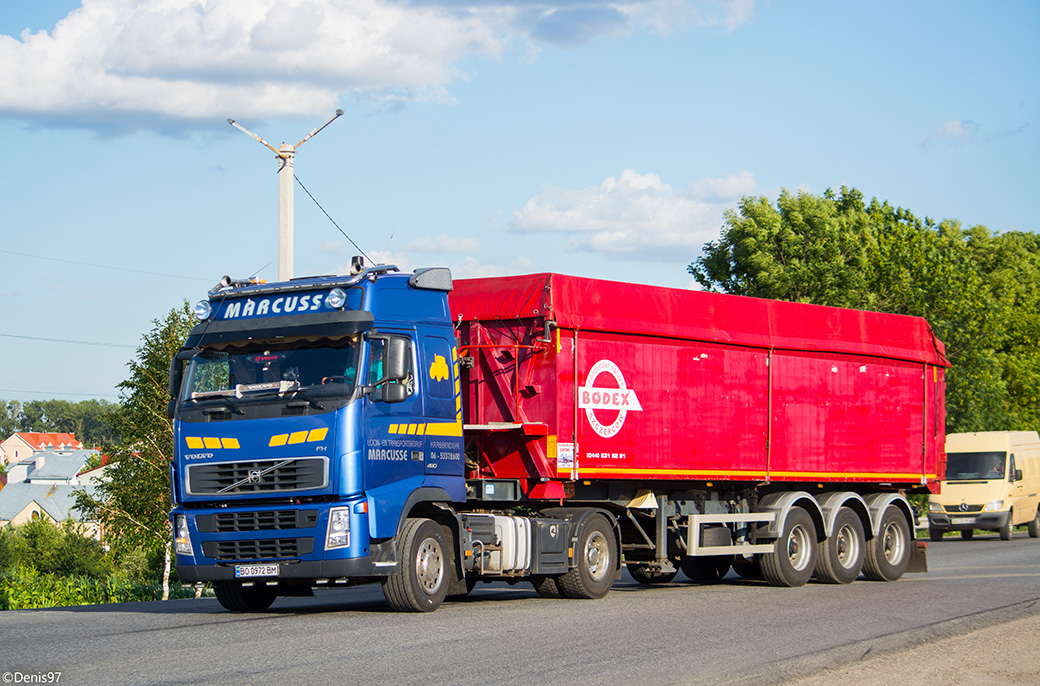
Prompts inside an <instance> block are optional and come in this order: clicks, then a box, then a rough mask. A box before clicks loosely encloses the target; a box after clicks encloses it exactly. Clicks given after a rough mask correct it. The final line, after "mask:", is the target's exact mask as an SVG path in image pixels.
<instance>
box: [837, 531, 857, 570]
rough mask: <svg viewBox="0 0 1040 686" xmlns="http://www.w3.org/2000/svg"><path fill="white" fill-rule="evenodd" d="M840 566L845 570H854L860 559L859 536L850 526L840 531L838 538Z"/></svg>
mask: <svg viewBox="0 0 1040 686" xmlns="http://www.w3.org/2000/svg"><path fill="white" fill-rule="evenodd" d="M836 544H837V546H836V547H837V553H838V564H840V565H841V566H842V567H843V568H844V569H852V568H853V567H854V566H855V564H856V561H857V560H858V559H859V536H857V535H856V530H855V529H853V528H852V527H851V526H849V525H848V524H846V525H844V526H842V527H841V529H839V530H838V536H837V541H836Z"/></svg>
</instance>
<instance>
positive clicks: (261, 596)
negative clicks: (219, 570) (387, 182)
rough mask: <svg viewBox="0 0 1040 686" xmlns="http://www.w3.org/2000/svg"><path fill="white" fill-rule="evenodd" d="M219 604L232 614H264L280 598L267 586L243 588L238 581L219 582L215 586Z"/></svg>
mask: <svg viewBox="0 0 1040 686" xmlns="http://www.w3.org/2000/svg"><path fill="white" fill-rule="evenodd" d="M213 593H214V594H215V595H216V596H217V602H219V603H220V604H221V605H223V606H224V609H225V610H229V611H231V612H263V611H264V610H266V609H267V608H269V607H271V603H273V602H274V599H275V598H277V597H278V593H277V592H276V591H275V590H274V589H273V588H268V587H267V586H243V585H242V584H240V583H238V582H237V581H218V582H216V583H214V584H213Z"/></svg>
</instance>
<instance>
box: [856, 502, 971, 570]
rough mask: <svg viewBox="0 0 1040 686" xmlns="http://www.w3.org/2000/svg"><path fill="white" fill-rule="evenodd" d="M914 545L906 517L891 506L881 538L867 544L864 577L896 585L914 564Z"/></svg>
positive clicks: (880, 532) (880, 533)
mask: <svg viewBox="0 0 1040 686" xmlns="http://www.w3.org/2000/svg"><path fill="white" fill-rule="evenodd" d="M962 535H963V533H962ZM910 545H911V541H910V525H909V524H907V523H906V517H904V516H903V513H902V511H900V509H899V508H898V507H896V506H895V505H889V506H888V507H887V508H885V513H884V514H883V515H881V529H880V531H878V535H877V536H875V537H874V538H872V539H870V540H869V541H867V556H866V559H865V560H864V562H863V573H864V574H865V575H866V576H867V578H868V579H870V580H871V581H895V580H896V579H898V578H899V577H901V576H903V572H905V571H906V567H907V565H909V564H910Z"/></svg>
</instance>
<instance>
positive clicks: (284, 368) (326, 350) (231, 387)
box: [181, 337, 358, 402]
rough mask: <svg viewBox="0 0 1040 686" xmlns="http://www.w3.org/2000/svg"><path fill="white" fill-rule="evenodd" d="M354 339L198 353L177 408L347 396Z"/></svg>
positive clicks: (354, 373)
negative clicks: (214, 401)
mask: <svg viewBox="0 0 1040 686" xmlns="http://www.w3.org/2000/svg"><path fill="white" fill-rule="evenodd" d="M357 363H358V345H357V338H356V337H348V338H344V339H337V340H330V339H320V340H317V341H310V340H303V339H301V340H296V341H289V342H285V341H280V342H272V341H259V342H256V343H252V342H250V343H248V344H245V345H234V346H231V345H229V346H225V347H222V348H220V349H208V350H203V351H202V352H201V353H199V354H198V355H196V356H195V357H193V358H192V359H191V362H190V363H189V365H188V368H187V369H186V370H185V376H184V384H183V385H182V387H181V401H182V402H197V401H200V400H205V399H207V398H227V397H235V398H241V399H249V398H254V397H255V398H259V397H264V396H272V395H275V396H285V395H286V394H295V393H298V392H303V391H312V392H314V394H315V395H321V396H342V395H349V394H350V393H351V392H353V390H354V385H355V382H356V381H357Z"/></svg>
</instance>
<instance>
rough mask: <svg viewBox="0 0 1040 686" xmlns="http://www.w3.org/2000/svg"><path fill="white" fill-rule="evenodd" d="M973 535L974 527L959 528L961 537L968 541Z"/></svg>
mask: <svg viewBox="0 0 1040 686" xmlns="http://www.w3.org/2000/svg"><path fill="white" fill-rule="evenodd" d="M974 535H975V530H974V529H961V539H962V540H965V541H970V540H971V537H972V536H974Z"/></svg>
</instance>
